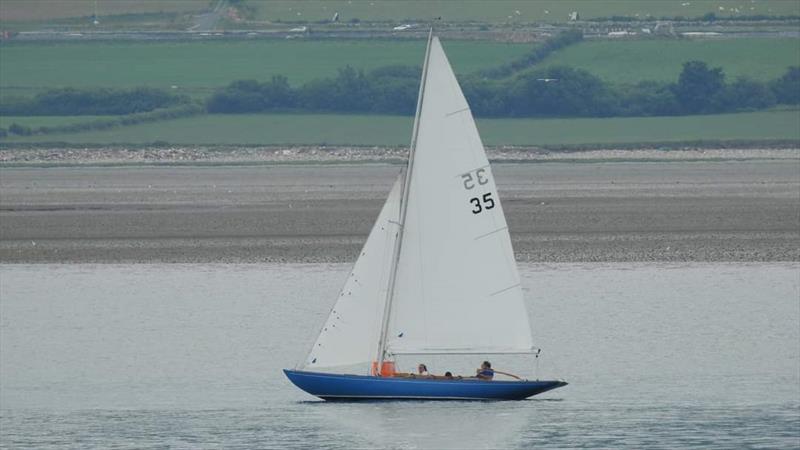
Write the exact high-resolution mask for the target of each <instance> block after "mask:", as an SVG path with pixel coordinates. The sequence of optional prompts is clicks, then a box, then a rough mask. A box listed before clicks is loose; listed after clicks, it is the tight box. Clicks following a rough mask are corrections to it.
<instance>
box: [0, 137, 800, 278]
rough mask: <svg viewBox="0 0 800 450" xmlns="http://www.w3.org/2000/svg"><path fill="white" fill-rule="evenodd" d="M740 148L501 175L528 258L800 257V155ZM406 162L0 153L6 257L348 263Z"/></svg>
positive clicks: (513, 168)
mask: <svg viewBox="0 0 800 450" xmlns="http://www.w3.org/2000/svg"><path fill="white" fill-rule="evenodd" d="M794 155H797V152H796V151H795V153H794ZM712 159H713V158H712ZM744 159H745V160H738V161H730V160H725V159H720V160H719V161H713V160H711V161H709V160H708V159H706V160H694V161H685V160H684V161H674V162H665V161H658V162H656V160H653V161H649V162H648V161H646V160H645V161H638V162H633V161H627V162H620V161H616V162H615V161H614V160H613V159H611V160H608V161H606V162H544V161H542V162H540V163H528V164H519V163H514V164H512V163H499V164H496V165H495V169H494V172H495V176H496V179H497V180H498V184H499V190H500V195H501V197H502V199H503V206H504V208H505V211H506V213H507V216H508V222H509V227H510V230H511V235H512V239H513V241H514V246H515V250H516V252H517V258H518V259H519V260H521V261H544V262H548V261H552V262H562V261H800V159H798V158H796V157H794V158H789V157H787V158H777V159H754V158H744ZM594 160H595V158H587V159H586V160H585V161H594ZM398 171H399V167H398V166H397V165H391V164H364V163H362V164H351V165H344V164H334V165H330V164H328V165H313V164H302V165H280V164H279V165H275V164H272V165H269V164H267V165H231V166H188V165H187V166H178V167H153V166H123V167H47V168H37V167H10V166H5V167H3V168H1V169H0V191H1V192H2V195H1V196H0V262H4V263H17V262H36V263H38V262H104V263H105V262H114V263H126V262H228V261H230V262H259V261H275V262H283V261H291V262H320V261H351V260H353V259H354V258H355V256H356V255H357V253H358V250H359V248H360V246H361V244H362V243H363V241H364V239H365V238H366V235H367V233H368V232H369V229H370V227H371V225H372V222H373V221H374V220H375V217H376V215H377V213H378V210H379V208H380V206H381V204H382V203H383V200H384V198H385V196H386V194H387V192H388V190H389V187H390V183H391V182H392V180H393V178H394V177H395V175H396V174H397V173H398Z"/></svg>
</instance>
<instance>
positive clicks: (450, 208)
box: [387, 37, 532, 354]
mask: <svg viewBox="0 0 800 450" xmlns="http://www.w3.org/2000/svg"><path fill="white" fill-rule="evenodd" d="M418 120H419V129H418V135H417V144H416V150H415V156H414V158H415V159H414V165H413V171H412V173H411V177H410V181H409V183H410V186H409V190H408V198H407V200H406V201H407V202H408V205H407V208H408V210H407V213H406V220H405V223H404V230H403V233H404V234H403V243H402V247H401V249H400V254H399V257H398V260H397V271H398V272H397V280H396V286H395V289H394V298H393V302H392V310H391V311H390V316H389V317H390V319H389V328H388V338H387V353H389V354H403V353H484V352H485V353H516V352H520V353H522V352H528V351H530V349H531V348H532V342H531V335H530V326H529V323H528V317H527V312H526V310H525V306H524V303H523V297H522V290H521V288H520V281H519V275H518V273H517V267H516V262H515V259H514V252H513V249H512V247H511V240H510V238H509V234H508V227H507V225H506V220H505V216H504V214H503V208H502V206H501V204H500V199H499V198H498V196H497V188H496V186H495V181H494V177H493V175H492V170H491V168H490V167H489V162H488V160H487V158H486V153H485V151H484V149H483V144H482V143H481V140H480V136H479V135H478V130H477V128H476V126H475V121H474V120H473V118H472V114H471V113H470V110H469V106H468V105H467V102H466V99H465V98H464V95H463V93H462V92H461V89H460V87H459V85H458V82H457V81H456V78H455V75H454V74H453V71H452V69H451V67H450V64H449V63H448V61H447V57H446V56H445V54H444V51H443V50H442V46H441V44H440V43H439V40H438V38H435V37H434V38H433V40H432V42H431V48H430V57H429V61H428V67H427V77H426V84H425V90H424V95H423V98H422V106H421V109H420V116H419V119H418Z"/></svg>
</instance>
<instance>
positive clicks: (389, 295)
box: [377, 27, 433, 373]
mask: <svg viewBox="0 0 800 450" xmlns="http://www.w3.org/2000/svg"><path fill="white" fill-rule="evenodd" d="M432 41H433V27H431V29H430V31H429V32H428V45H427V47H426V48H425V61H424V62H423V64H422V79H421V81H420V84H419V95H418V97H417V111H416V114H415V115H414V130H413V132H412V134H411V147H410V149H409V151H408V165H407V167H406V175H405V178H404V179H403V195H402V196H401V197H400V222H399V227H398V232H397V233H398V234H397V239H395V242H394V251H393V255H394V257H393V258H392V267H391V271H390V272H389V273H390V276H389V286H388V289H387V290H386V303H385V305H384V308H383V320H382V321H381V332H380V341H378V357H377V360H378V367H377V371H378V373H381V371H382V370H383V361H384V359H385V358H386V338H387V334H388V332H389V318H390V317H391V313H392V301H393V300H394V294H395V292H394V291H395V285H396V282H397V268H398V262H399V261H400V249H401V248H402V246H403V234H404V233H405V224H406V213H407V211H408V193H409V191H410V189H411V173H412V172H413V170H414V153H415V151H416V148H417V136H418V134H419V120H420V115H421V113H422V100H423V98H424V97H425V83H426V81H427V79H428V60H429V59H430V56H431V42H432Z"/></svg>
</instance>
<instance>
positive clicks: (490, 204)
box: [461, 168, 494, 214]
mask: <svg viewBox="0 0 800 450" xmlns="http://www.w3.org/2000/svg"><path fill="white" fill-rule="evenodd" d="M461 179H462V180H463V181H464V189H466V190H468V191H469V190H471V189H474V188H475V187H476V186H483V185H484V184H486V183H488V182H489V178H487V176H486V169H483V168H481V169H477V170H475V171H473V172H468V173H465V174H463V175H461ZM469 202H470V204H471V205H472V214H480V213H481V212H483V211H486V210H489V209H492V208H494V199H493V198H492V193H491V192H487V193H485V194H483V196H482V197H473V198H471V199H469Z"/></svg>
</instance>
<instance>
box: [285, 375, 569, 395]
mask: <svg viewBox="0 0 800 450" xmlns="http://www.w3.org/2000/svg"><path fill="white" fill-rule="evenodd" d="M283 372H284V373H285V374H286V376H287V377H289V380H291V382H292V383H294V384H295V386H297V387H299V388H300V389H302V390H304V391H306V392H308V393H309V394H311V395H315V396H317V397H319V398H322V399H325V400H522V399H525V398H528V397H531V396H533V395H536V394H541V393H542V392H546V391H549V390H551V389H555V388H558V387H561V386H565V385H566V384H567V383H566V382H564V381H484V380H475V379H465V380H431V379H424V378H381V377H373V376H366V375H337V374H330V373H321V372H305V371H302V370H288V369H285V370H284V371H283Z"/></svg>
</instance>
